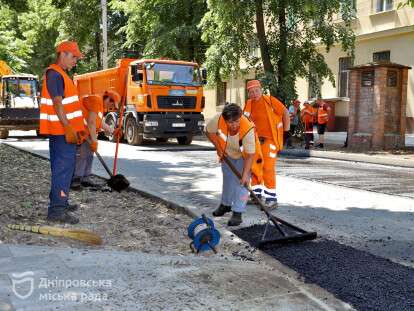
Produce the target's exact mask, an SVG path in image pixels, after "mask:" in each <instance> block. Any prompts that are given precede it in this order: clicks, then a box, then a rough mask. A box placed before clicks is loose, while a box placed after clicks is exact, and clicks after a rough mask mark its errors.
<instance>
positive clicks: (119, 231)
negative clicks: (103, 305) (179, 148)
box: [0, 144, 260, 262]
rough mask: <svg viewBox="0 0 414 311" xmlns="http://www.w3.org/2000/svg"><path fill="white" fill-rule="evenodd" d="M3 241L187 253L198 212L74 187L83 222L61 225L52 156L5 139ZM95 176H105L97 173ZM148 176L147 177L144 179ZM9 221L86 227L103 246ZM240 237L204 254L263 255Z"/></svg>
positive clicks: (0, 155) (129, 194) (1, 160)
mask: <svg viewBox="0 0 414 311" xmlns="http://www.w3.org/2000/svg"><path fill="white" fill-rule="evenodd" d="M0 173H1V180H0V202H1V204H0V243H10V244H27V245H45V246H58V247H76V248H95V249H107V250H112V249H114V250H124V251H141V252H147V253H158V254H171V255H177V254H180V255H187V254H190V253H191V250H190V247H189V244H190V242H191V240H190V239H189V238H188V237H187V227H188V225H189V224H190V223H191V221H192V218H191V217H189V216H188V215H187V214H184V213H182V211H179V210H175V209H172V208H169V207H168V206H167V205H166V204H164V203H162V202H160V201H158V200H156V199H152V198H147V197H144V196H141V195H140V194H138V193H136V192H134V191H124V192H122V193H117V192H111V191H109V190H110V189H108V188H105V189H106V190H107V191H90V190H87V189H83V190H82V191H71V192H70V202H71V203H77V204H79V205H80V209H79V210H78V211H77V212H75V215H76V216H78V217H79V219H80V223H79V224H77V225H61V224H56V223H50V222H48V221H47V220H46V215H47V205H48V200H49V199H48V195H49V189H50V167H49V161H48V160H46V159H43V158H39V157H36V156H33V155H32V154H30V153H27V152H23V151H20V150H17V149H15V148H13V147H10V146H8V145H5V144H0ZM93 180H94V182H96V183H99V184H102V185H105V184H106V183H105V181H104V180H103V179H100V178H98V177H94V179H93ZM143 182H144V181H143ZM7 224H26V225H52V226H59V227H70V228H78V229H80V228H82V229H88V230H92V231H94V232H96V233H98V234H99V235H100V236H101V237H102V239H103V245H102V246H88V245H85V244H84V243H82V242H78V241H75V240H71V239H66V238H59V237H52V236H46V235H39V234H35V233H27V232H21V231H13V230H9V229H7V228H6V226H7ZM239 248H240V247H239V246H238V245H237V243H231V242H230V239H227V240H226V239H223V240H222V242H221V243H220V245H219V248H218V250H219V254H218V255H214V254H213V253H212V252H205V253H203V256H220V257H224V258H228V257H232V258H236V259H240V260H249V261H251V260H253V261H257V262H259V261H260V258H259V256H258V254H257V253H256V252H254V251H252V249H251V248H248V249H244V248H243V249H242V250H240V249H239Z"/></svg>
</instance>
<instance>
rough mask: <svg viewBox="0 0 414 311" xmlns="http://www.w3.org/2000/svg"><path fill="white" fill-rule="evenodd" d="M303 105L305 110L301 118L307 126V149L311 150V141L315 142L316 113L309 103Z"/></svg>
mask: <svg viewBox="0 0 414 311" xmlns="http://www.w3.org/2000/svg"><path fill="white" fill-rule="evenodd" d="M303 105H304V108H303V109H302V111H301V113H300V116H301V118H302V122H303V124H304V126H305V149H309V148H310V144H311V141H313V119H314V116H315V111H314V109H313V107H312V105H311V103H310V102H309V101H305V102H304V103H303Z"/></svg>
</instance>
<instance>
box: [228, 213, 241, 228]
mask: <svg viewBox="0 0 414 311" xmlns="http://www.w3.org/2000/svg"><path fill="white" fill-rule="evenodd" d="M242 222H243V220H242V213H239V212H233V214H232V215H231V218H230V219H229V221H228V222H227V225H228V226H239V225H240V224H241V223H242Z"/></svg>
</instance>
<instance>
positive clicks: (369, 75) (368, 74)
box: [361, 70, 375, 86]
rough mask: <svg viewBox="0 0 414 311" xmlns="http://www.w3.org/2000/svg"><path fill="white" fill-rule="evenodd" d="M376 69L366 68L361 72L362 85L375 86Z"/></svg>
mask: <svg viewBox="0 0 414 311" xmlns="http://www.w3.org/2000/svg"><path fill="white" fill-rule="evenodd" d="M374 76H375V73H374V70H365V71H362V72H361V86H374Z"/></svg>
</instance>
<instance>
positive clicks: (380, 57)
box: [372, 51, 391, 62]
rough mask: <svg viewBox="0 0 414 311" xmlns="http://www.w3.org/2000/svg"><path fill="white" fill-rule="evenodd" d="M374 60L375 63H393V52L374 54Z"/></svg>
mask: <svg viewBox="0 0 414 311" xmlns="http://www.w3.org/2000/svg"><path fill="white" fill-rule="evenodd" d="M372 59H373V61H374V62H389V61H391V52H390V51H382V52H375V53H374V54H372Z"/></svg>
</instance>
